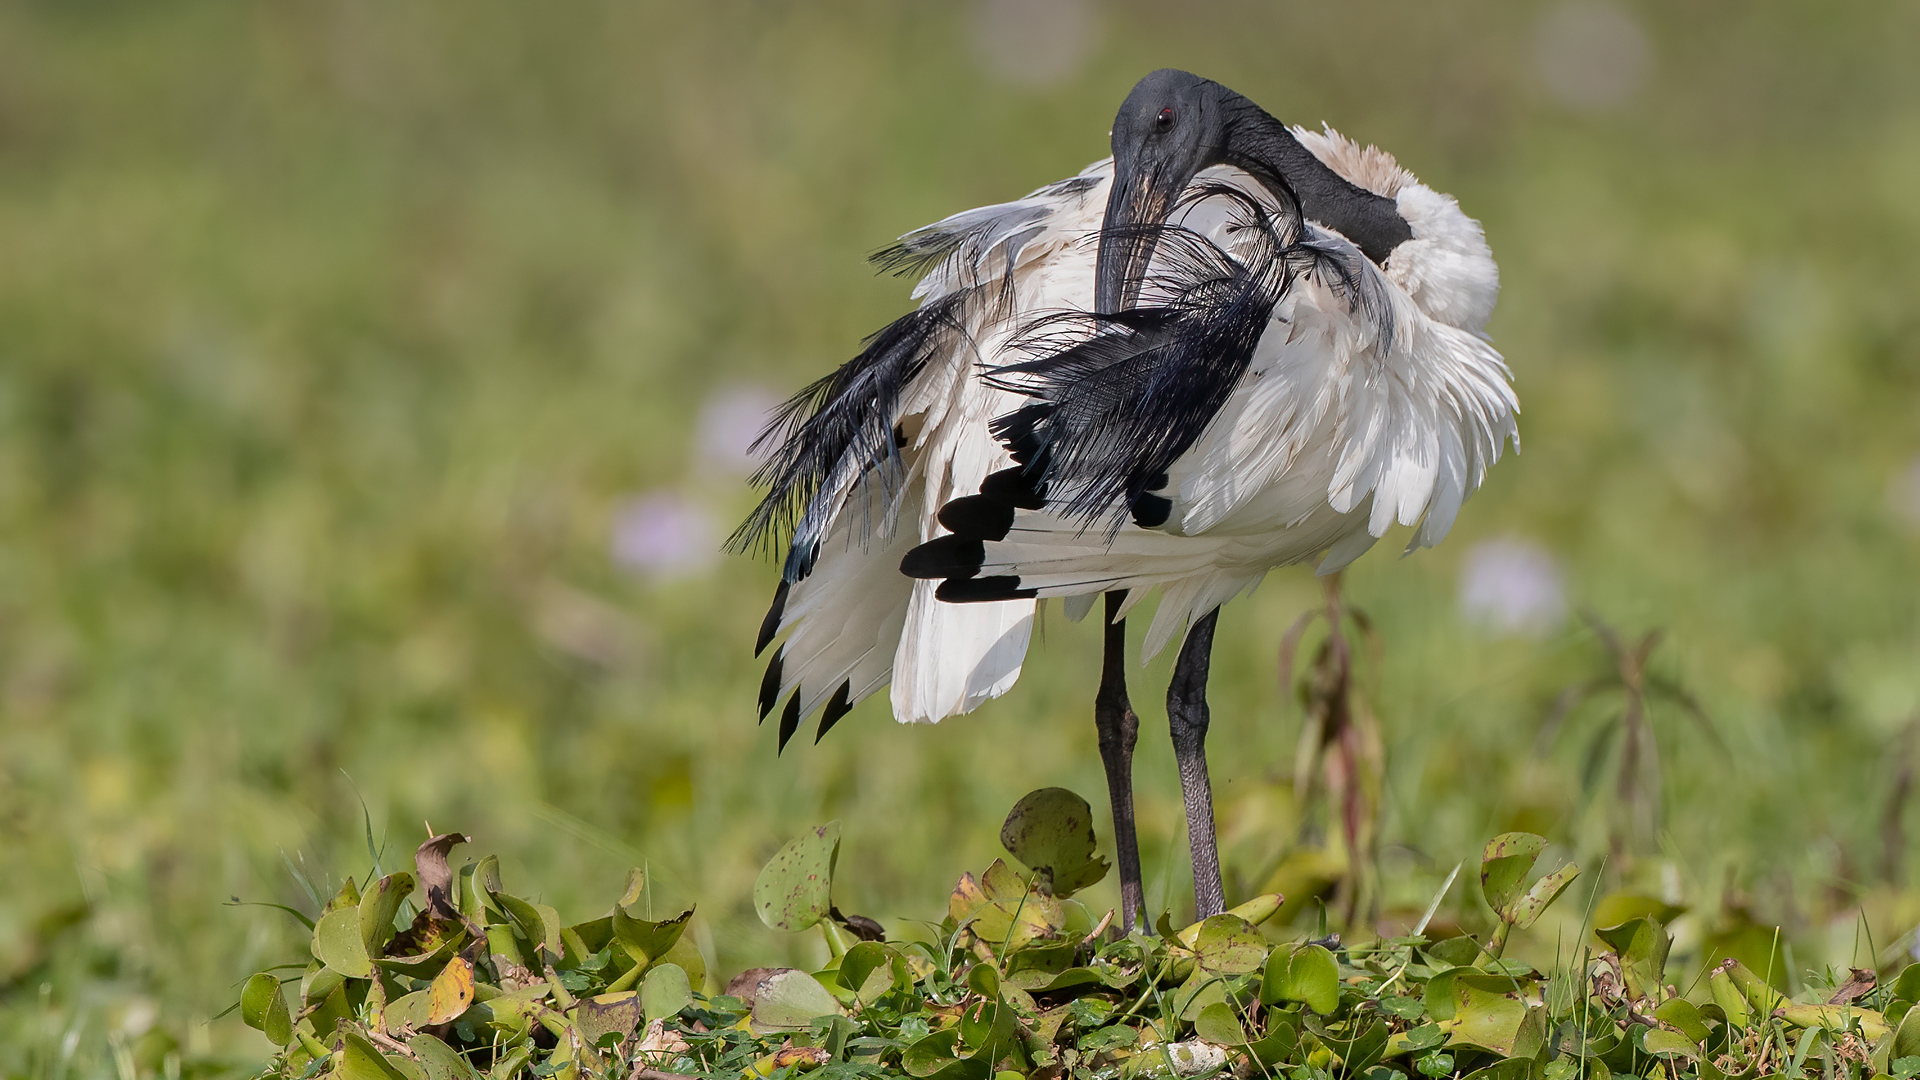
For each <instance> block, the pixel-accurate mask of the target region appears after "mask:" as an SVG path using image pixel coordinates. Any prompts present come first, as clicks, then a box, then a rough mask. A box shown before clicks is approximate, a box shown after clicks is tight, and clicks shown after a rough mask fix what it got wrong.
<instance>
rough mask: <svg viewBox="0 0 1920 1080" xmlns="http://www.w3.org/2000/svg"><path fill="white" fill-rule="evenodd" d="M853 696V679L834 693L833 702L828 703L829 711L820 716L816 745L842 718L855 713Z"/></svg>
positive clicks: (814, 738)
mask: <svg viewBox="0 0 1920 1080" xmlns="http://www.w3.org/2000/svg"><path fill="white" fill-rule="evenodd" d="M852 696H853V680H852V679H848V680H847V681H846V682H843V683H841V684H840V689H838V690H835V691H834V692H833V700H832V701H829V702H827V711H826V712H823V713H821V714H820V730H819V731H817V732H815V733H814V736H813V741H814V743H815V744H816V745H817V744H818V743H819V742H820V740H821V739H824V738H826V737H827V732H828V730H829V729H831V728H832V727H833V725H835V724H837V723H839V722H840V718H841V717H843V716H845V715H847V714H848V713H850V712H852V711H853V702H852V701H850V700H849V699H850V698H851V697H852Z"/></svg>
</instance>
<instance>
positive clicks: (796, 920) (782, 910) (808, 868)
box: [753, 821, 840, 931]
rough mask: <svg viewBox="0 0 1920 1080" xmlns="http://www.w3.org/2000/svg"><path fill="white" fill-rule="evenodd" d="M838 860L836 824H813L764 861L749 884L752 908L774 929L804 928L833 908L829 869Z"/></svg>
mask: <svg viewBox="0 0 1920 1080" xmlns="http://www.w3.org/2000/svg"><path fill="white" fill-rule="evenodd" d="M839 859H840V823H839V822H838V821H829V822H827V823H826V824H825V825H820V826H816V827H815V828H813V829H811V830H809V831H808V832H806V833H804V834H802V835H801V836H799V837H798V838H796V839H794V840H792V841H791V842H789V843H788V844H787V846H785V847H783V848H781V849H780V850H779V851H778V852H777V853H775V854H774V856H773V858H772V859H770V860H768V861H767V865H766V866H765V867H763V868H762V869H761V871H760V876H759V877H758V878H756V879H755V880H754V883H753V907H754V910H755V911H758V912H759V913H760V921H761V922H763V923H766V924H767V925H768V926H770V927H772V928H774V929H775V930H790V931H800V930H805V929H807V928H808V927H810V926H813V925H814V924H815V923H818V922H819V921H820V920H822V919H824V918H826V917H827V915H828V913H829V912H830V911H832V909H833V899H832V895H833V870H834V865H835V864H836V863H837V862H838V861H839Z"/></svg>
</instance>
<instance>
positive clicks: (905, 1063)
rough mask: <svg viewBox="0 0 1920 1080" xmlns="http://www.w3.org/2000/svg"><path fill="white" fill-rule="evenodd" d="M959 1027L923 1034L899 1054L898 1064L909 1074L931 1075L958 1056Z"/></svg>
mask: <svg viewBox="0 0 1920 1080" xmlns="http://www.w3.org/2000/svg"><path fill="white" fill-rule="evenodd" d="M959 1047H960V1029H959V1028H948V1029H946V1030H945V1031H936V1032H934V1033H933V1034H931V1035H927V1036H923V1037H922V1038H920V1039H917V1040H915V1041H914V1043H913V1045H911V1046H909V1047H907V1050H906V1053H904V1054H902V1055H901V1056H900V1066H901V1068H903V1069H905V1070H906V1071H907V1075H909V1076H932V1075H933V1074H934V1073H937V1072H939V1071H940V1070H941V1069H944V1068H946V1067H947V1066H948V1065H949V1064H952V1063H953V1061H954V1059H955V1058H957V1057H959Z"/></svg>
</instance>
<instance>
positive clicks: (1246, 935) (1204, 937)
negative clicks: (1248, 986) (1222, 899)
mask: <svg viewBox="0 0 1920 1080" xmlns="http://www.w3.org/2000/svg"><path fill="white" fill-rule="evenodd" d="M1193 952H1194V957H1195V959H1196V960H1198V962H1199V964H1200V967H1201V969H1202V970H1205V971H1210V972H1212V973H1214V974H1216V975H1245V974H1248V973H1249V972H1254V971H1258V970H1260V965H1261V964H1263V963H1265V962H1266V959H1267V952H1268V945H1267V939H1266V938H1263V937H1261V936H1260V931H1258V930H1255V929H1254V928H1253V924H1252V923H1249V922H1248V921H1246V920H1245V919H1242V918H1240V917H1239V916H1237V915H1215V916H1213V917H1212V918H1209V919H1207V920H1206V921H1205V922H1203V923H1201V924H1200V932H1199V933H1198V934H1197V935H1195V936H1194V942H1193Z"/></svg>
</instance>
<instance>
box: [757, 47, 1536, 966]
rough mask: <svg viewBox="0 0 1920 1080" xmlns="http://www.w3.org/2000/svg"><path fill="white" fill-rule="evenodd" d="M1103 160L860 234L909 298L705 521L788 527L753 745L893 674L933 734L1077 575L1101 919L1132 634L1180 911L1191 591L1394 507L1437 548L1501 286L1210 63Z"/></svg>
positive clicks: (1441, 201)
mask: <svg viewBox="0 0 1920 1080" xmlns="http://www.w3.org/2000/svg"><path fill="white" fill-rule="evenodd" d="M1112 148H1113V156H1112V157H1111V158H1110V159H1108V160H1105V161H1100V162H1097V163H1095V164H1093V165H1091V166H1089V167H1088V168H1087V169H1085V170H1084V171H1082V172H1081V173H1080V175H1078V176H1076V177H1073V178H1070V179H1067V180H1062V181H1059V182H1056V183H1053V184H1049V185H1047V186H1045V187H1042V188H1040V189H1038V190H1037V191H1035V192H1033V193H1032V194H1030V195H1028V196H1027V197H1025V198H1023V199H1020V200H1018V201H1015V202H1010V203H1004V204H1001V205H997V206H989V207H983V208H980V209H976V210H969V211H965V212H963V213H960V214H956V215H954V216H952V217H949V218H947V219H945V220H943V221H940V222H938V223H936V224H933V225H930V226H927V227H925V228H922V229H919V230H916V231H914V232H911V233H908V234H906V236H904V237H903V238H902V239H901V240H900V242H899V243H898V244H896V245H895V246H893V247H891V248H889V249H887V250H885V251H883V252H881V253H880V254H879V255H878V256H876V258H877V260H878V261H879V263H880V265H881V266H883V267H886V268H890V269H894V270H896V271H899V272H902V273H918V274H921V275H923V276H922V277H921V278H920V281H919V284H918V285H917V286H916V288H915V289H914V294H913V295H914V298H915V299H917V300H918V301H919V307H918V308H917V309H916V310H915V311H913V312H912V313H910V314H908V315H906V316H904V317H903V318H901V319H900V320H898V321H897V322H895V323H893V324H892V325H890V326H888V327H886V328H885V329H883V330H881V331H880V332H879V333H877V334H875V335H874V336H873V337H872V338H870V339H869V340H868V342H867V343H866V348H865V350H864V351H863V352H861V353H860V355H859V356H857V357H855V358H854V359H853V360H851V361H849V362H848V363H847V364H845V365H844V366H842V367H841V368H840V369H839V370H838V371H836V372H834V373H833V374H831V375H828V376H826V377H825V378H822V379H820V380H819V381H817V382H815V383H814V384H812V385H811V386H809V387H808V388H807V389H805V390H803V391H802V392H801V393H800V394H799V395H798V396H796V397H795V398H793V399H792V400H791V401H790V402H789V403H788V404H787V405H786V406H785V408H784V409H783V410H782V412H781V413H780V414H779V415H778V416H777V418H776V420H775V422H774V423H773V424H771V425H769V427H768V430H767V432H766V433H765V435H763V436H762V445H763V447H764V449H765V451H766V452H767V453H768V459H767V462H766V464H765V465H764V467H763V468H762V470H761V472H760V473H759V474H758V475H757V477H756V479H757V480H758V481H759V482H761V483H764V484H766V485H767V486H768V487H769V489H770V490H769V491H768V493H767V495H766V497H765V499H764V500H763V501H762V502H761V503H760V504H759V506H758V507H757V508H756V510H755V511H754V513H753V514H752V515H751V516H750V517H749V518H748V519H747V521H746V522H745V523H744V524H743V525H742V526H741V529H740V530H739V532H737V533H736V535H735V538H734V540H735V543H736V545H739V546H745V545H748V544H751V543H753V542H755V541H756V540H761V539H766V538H790V542H789V546H788V551H787V556H786V562H785V566H784V569H783V573H782V577H781V583H780V586H779V588H778V590H777V591H776V593H775V596H774V601H773V605H772V608H771V609H770V610H769V611H768V613H767V617H766V620H765V621H764V623H763V624H762V626H761V631H760V636H759V641H758V643H757V646H756V652H758V651H759V650H764V649H765V648H766V647H767V646H768V645H769V644H770V643H772V642H773V641H774V640H775V639H776V638H778V637H780V636H781V635H783V634H784V635H786V636H785V640H784V642H783V644H782V645H781V647H780V648H779V649H778V650H777V651H776V652H775V653H774V654H773V658H772V660H771V662H770V663H769V664H768V667H767V672H766V677H765V679H764V680H763V682H762V685H761V694H760V712H761V716H762V718H763V719H764V717H765V716H767V715H768V714H769V713H771V712H772V711H773V710H774V709H775V708H776V707H777V706H778V704H779V702H780V700H781V699H782V698H785V700H786V705H785V707H784V709H783V710H782V712H781V719H780V744H781V746H782V747H784V746H785V745H786V742H787V740H788V739H789V738H791V736H792V735H793V733H794V731H795V730H796V729H797V727H798V725H799V723H800V720H801V718H802V717H803V716H806V715H810V714H811V713H812V712H813V711H814V710H816V709H820V708H822V707H823V706H824V712H823V715H822V717H821V721H820V728H819V730H820V734H822V735H824V734H825V732H826V730H827V729H828V728H829V727H831V726H832V725H833V724H834V723H835V722H836V721H837V720H838V719H839V718H840V717H841V716H843V715H845V713H846V712H847V711H848V710H849V709H850V708H852V706H853V705H854V704H855V703H856V702H858V701H860V700H861V699H862V698H864V697H866V696H868V695H870V694H872V693H874V692H875V691H877V690H879V689H880V688H881V687H882V686H885V685H887V684H888V682H889V681H891V683H892V695H891V696H892V703H893V710H894V715H895V717H896V718H897V719H899V720H901V721H903V722H934V721H938V720H941V719H943V718H945V717H947V716H951V715H955V714H957V713H963V712H967V711H969V710H971V709H973V708H974V707H976V706H977V705H979V704H980V703H981V702H984V701H986V700H987V699H989V698H992V697H995V696H998V695H999V694H1002V693H1004V692H1006V690H1007V689H1008V688H1010V687H1011V686H1012V684H1013V682H1014V680H1015V679H1016V678H1017V677H1018V675H1019V672H1020V666H1021V663H1022V661H1023V659H1024V657H1025V654H1026V648H1027V642H1028V635H1029V632H1030V630H1031V627H1032V622H1033V616H1034V611H1035V605H1036V603H1037V601H1038V600H1040V599H1043V598H1046V597H1052V596H1058V597H1062V598H1065V601H1066V604H1067V611H1068V613H1069V615H1070V616H1072V617H1074V618H1079V617H1082V616H1084V615H1085V613H1086V612H1087V611H1088V610H1090V608H1091V607H1092V605H1093V602H1094V599H1095V597H1097V596H1099V595H1101V594H1104V595H1105V596H1106V607H1105V612H1106V627H1105V642H1104V647H1105V656H1104V662H1103V664H1102V675H1101V684H1100V689H1099V692H1098V694H1097V695H1096V698H1095V721H1096V725H1097V729H1098V733H1099V745H1100V752H1101V758H1102V761H1103V764H1104V765H1105V768H1106V774H1107V782H1108V789H1109V794H1110V796H1111V799H1112V803H1113V814H1114V831H1115V841H1116V849H1117V851H1116V854H1117V855H1118V862H1119V865H1120V875H1121V882H1120V884H1121V906H1122V917H1123V920H1124V923H1125V925H1126V926H1128V927H1129V928H1131V927H1132V925H1133V924H1134V920H1135V917H1136V913H1138V912H1140V910H1141V908H1142V894H1141V884H1140V863H1139V852H1138V845H1137V842H1136V840H1135V837H1134V828H1133V811H1132V791H1131V775H1132V752H1133V746H1134V741H1135V736H1136V732H1137V726H1138V721H1137V719H1136V718H1135V716H1134V714H1133V711H1132V709H1131V707H1130V705H1129V703H1128V699H1127V694H1126V683H1125V677H1124V666H1123V657H1122V650H1123V647H1124V641H1125V638H1124V622H1123V620H1124V617H1125V615H1126V613H1127V612H1128V611H1129V610H1130V609H1131V608H1132V606H1133V605H1134V604H1136V603H1137V602H1139V600H1140V599H1141V598H1142V597H1143V596H1145V595H1146V593H1147V592H1149V591H1152V590H1155V589H1157V590H1158V591H1159V594H1160V603H1159V606H1158V609H1157V612H1156V614H1155V616H1154V620H1153V623H1152V625H1151V627H1150V628H1149V631H1148V634H1147V638H1146V642H1145V646H1144V648H1143V654H1144V655H1145V656H1151V655H1153V654H1154V653H1155V652H1157V651H1158V650H1159V649H1161V648H1162V647H1164V646H1165V645H1166V644H1168V643H1170V642H1171V641H1172V640H1173V638H1174V637H1175V636H1176V635H1177V634H1179V633H1180V631H1181V630H1182V629H1183V628H1184V629H1185V630H1186V636H1185V639H1184V643H1183V644H1182V647H1181V649H1180V652H1179V655H1178V660H1177V662H1176V665H1175V669H1174V675H1173V679H1172V683H1171V685H1170V686H1169V688H1168V692H1167V711H1168V721H1169V726H1170V728H1171V731H1172V736H1173V743H1174V749H1175V755H1176V759H1177V762H1178V767H1179V773H1180V780H1181V787H1182V794H1183V796H1184V797H1185V800H1186V806H1187V819H1188V828H1189V840H1190V846H1191V851H1192V859H1193V870H1194V889H1195V897H1196V904H1197V907H1198V911H1199V914H1200V915H1201V916H1202V917H1204V916H1206V915H1210V914H1214V913H1217V912H1218V911H1220V910H1221V909H1222V908H1223V906H1224V903H1223V897H1222V895H1221V885H1220V872H1219V863H1218V856H1217V853H1216V851H1215V849H1214V830H1213V811H1212V796H1211V793H1210V790H1209V786H1208V780H1207V765H1206V757H1205V738H1206V731H1207V725H1208V713H1207V705H1206V681H1207V669H1208V663H1209V659H1210V656H1211V649H1212V643H1213V631H1214V623H1215V619H1216V615H1217V611H1218V608H1219V606H1220V605H1221V604H1222V603H1225V602H1226V601H1227V600H1229V599H1231V598H1232V597H1233V596H1235V595H1237V594H1238V593H1241V592H1244V591H1246V590H1248V589H1251V588H1252V587H1253V586H1254V585H1255V584H1257V583H1258V582H1259V581H1260V580H1261V578H1262V577H1263V576H1264V575H1265V574H1266V572H1267V571H1268V570H1270V569H1272V568H1274V567H1277V566H1284V565H1288V564H1291V563H1297V562H1302V561H1305V560H1308V559H1312V558H1315V557H1316V556H1317V557H1318V558H1319V561H1318V569H1319V571H1320V572H1321V573H1330V572H1333V571H1335V570H1338V569H1340V568H1341V567H1344V566H1346V565H1347V564H1348V563H1350V562H1351V561H1352V560H1353V559H1355V558H1357V557H1358V556H1359V555H1360V554H1362V553H1363V552H1365V551H1366V550H1367V549H1368V548H1369V547H1371V546H1372V544H1373V543H1374V541H1375V540H1376V539H1378V538H1379V537H1380V536H1381V535H1383V534H1384V533H1385V532H1386V531H1387V529H1388V528H1389V527H1390V526H1391V525H1392V524H1394V523H1395V522H1399V523H1400V524H1403V525H1409V526H1414V527H1415V528H1414V530H1413V534H1412V537H1411V540H1410V543H1409V545H1408V550H1409V551H1411V550H1413V549H1415V548H1418V547H1423V546H1427V545H1431V544H1433V543H1436V542H1438V541H1439V540H1440V539H1441V538H1442V537H1443V536H1445V534H1446V532H1447V530H1448V529H1449V528H1450V527H1451V525H1452V524H1453V520H1454V516H1455V514H1456V513H1457V512H1458V510H1459V508H1460V505H1461V504H1462V503H1463V502H1464V501H1465V500H1466V498H1467V497H1468V495H1470V494H1471V493H1472V492H1473V490H1474V489H1475V488H1476V487H1477V486H1478V485H1479V483H1480V481H1481V478H1482V477H1483V476H1484V474H1485V471H1486V469H1487V467H1488V466H1489V465H1491V464H1492V463H1493V462H1494V461H1496V460H1498V458H1499V456H1500V453H1501V450H1502V448H1503V446H1504V444H1505V442H1506V440H1507V439H1509V438H1514V439H1515V440H1516V441H1517V434H1516V432H1515V427H1514V415H1515V413H1516V411H1517V407H1518V406H1517V401H1516V399H1515V397H1514V395H1513V392H1512V390H1511V388H1510V386H1509V379H1510V376H1509V374H1508V371H1507V369H1506V366H1505V364H1504V362H1503V361H1502V359H1501V357H1500V355H1499V354H1498V353H1497V352H1496V351H1495V350H1494V349H1493V347H1492V346H1491V345H1490V344H1489V343H1488V341H1487V338H1486V335H1485V334H1484V332H1483V328H1484V327H1485V325H1486V322H1487V319H1488V317H1489V316H1490V315H1491V313H1492V309H1493V304H1494V300H1495V297H1496V295H1497V294H1498V291H1499V276H1498V271H1497V269H1496V267H1495V265H1494V262H1493V259H1492V255H1491V253H1490V251H1489V250H1488V248H1487V245H1486V241H1485V238H1484V236H1483V234H1482V232H1481V229H1480V226H1479V224H1478V223H1477V222H1475V221H1474V220H1472V219H1471V218H1468V217H1467V216H1466V215H1465V214H1463V213H1462V212H1461V211H1460V209H1459V206H1458V204H1457V203H1456V202H1455V201H1454V200H1453V199H1452V198H1450V197H1448V196H1446V195H1443V194H1440V193H1439V192H1436V191H1433V190H1432V189H1430V188H1428V187H1426V186H1425V185H1422V184H1421V183H1419V182H1418V181H1417V180H1415V179H1414V178H1413V176H1412V175H1411V174H1410V173H1408V172H1407V171H1406V170H1404V169H1402V168H1401V167H1400V166H1399V165H1398V164H1396V163H1395V161H1394V159H1393V158H1392V157H1390V156H1389V155H1387V154H1385V153H1384V152H1381V151H1379V150H1376V149H1374V148H1372V147H1367V148H1364V149H1363V148H1361V147H1360V146H1358V145H1357V144H1355V143H1352V142H1350V141H1348V140H1347V139H1345V138H1343V137H1342V136H1340V135H1339V134H1337V133H1336V132H1334V131H1332V130H1331V129H1326V130H1324V131H1321V132H1311V131H1307V130H1304V129H1301V128H1297V127H1289V126H1287V125H1286V124H1284V123H1282V122H1280V121H1279V120H1276V119H1275V118H1274V117H1272V116H1271V115H1269V114H1268V113H1266V112H1265V111H1264V110H1262V109H1261V108H1260V107H1259V106H1257V105H1255V104H1254V103H1253V102H1251V101H1249V100H1248V99H1246V98H1245V97H1242V96H1241V95H1239V94H1236V93H1234V92H1233V91H1231V90H1228V89H1227V88H1226V87H1223V86H1221V85H1219V84H1218V83H1214V82H1210V81H1208V80H1205V79H1202V78H1199V77H1197V76H1194V75H1191V74H1188V73H1186V72H1181V71H1173V70H1163V71H1157V72H1154V73H1153V74H1151V75H1149V76H1147V77H1146V78H1144V79H1142V80H1141V81H1140V82H1139V83H1138V84H1137V85H1136V86H1135V87H1134V89H1133V91H1132V93H1130V94H1129V95H1128V97H1127V99H1126V101H1125V103H1124V104H1123V105H1122V106H1121V108H1120V112H1119V114H1118V116H1116V117H1115V120H1114V124H1113V129H1112Z"/></svg>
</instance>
